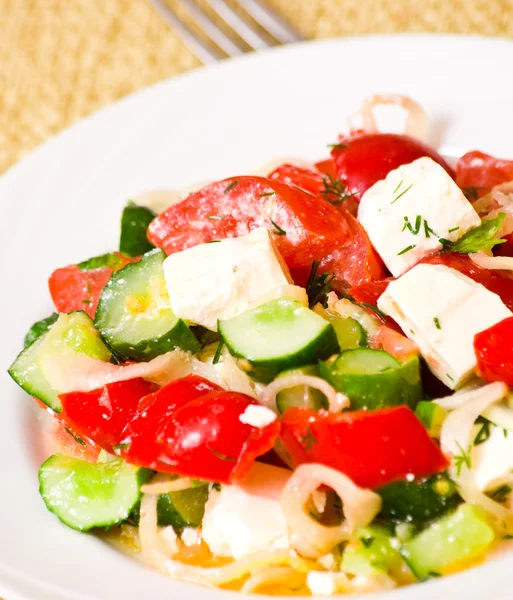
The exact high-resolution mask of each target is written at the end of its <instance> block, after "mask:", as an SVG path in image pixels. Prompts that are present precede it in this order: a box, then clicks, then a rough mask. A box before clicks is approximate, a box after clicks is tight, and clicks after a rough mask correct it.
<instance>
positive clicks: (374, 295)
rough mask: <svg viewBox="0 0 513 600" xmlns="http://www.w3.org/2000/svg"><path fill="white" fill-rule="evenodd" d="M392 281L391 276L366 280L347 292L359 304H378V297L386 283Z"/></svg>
mask: <svg viewBox="0 0 513 600" xmlns="http://www.w3.org/2000/svg"><path fill="white" fill-rule="evenodd" d="M391 281H393V278H392V277H388V278H386V279H381V280H378V281H368V282H367V283H360V284H359V285H356V286H354V287H352V288H351V289H350V290H349V292H348V294H349V295H350V296H352V297H353V298H354V299H355V300H356V302H359V303H361V304H370V305H371V306H377V305H378V298H379V297H380V296H381V294H382V293H383V292H384V291H385V290H386V289H387V287H388V284H389V283H390V282H391Z"/></svg>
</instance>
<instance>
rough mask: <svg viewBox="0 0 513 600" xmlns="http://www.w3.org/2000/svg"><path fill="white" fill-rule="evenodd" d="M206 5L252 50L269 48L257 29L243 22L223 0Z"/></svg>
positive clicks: (214, 0) (212, 0)
mask: <svg viewBox="0 0 513 600" xmlns="http://www.w3.org/2000/svg"><path fill="white" fill-rule="evenodd" d="M207 3H208V5H209V6H210V7H211V8H212V9H213V10H214V11H215V12H216V13H217V14H218V15H219V17H221V19H223V21H224V22H225V23H226V24H227V25H228V26H229V27H230V28H231V29H232V30H233V31H234V32H235V33H236V34H237V35H238V36H239V37H240V38H241V39H242V40H244V41H245V42H246V44H248V46H250V47H251V48H253V50H263V49H264V48H269V46H271V44H270V43H269V42H268V41H267V40H266V39H265V38H264V37H263V36H262V34H261V33H260V32H259V31H258V30H257V28H256V27H255V26H254V25H252V24H250V23H249V22H248V21H245V20H244V19H243V18H242V17H241V16H240V15H239V14H237V13H236V12H235V11H234V10H233V8H232V7H231V6H230V5H229V4H227V3H226V2H225V0H207Z"/></svg>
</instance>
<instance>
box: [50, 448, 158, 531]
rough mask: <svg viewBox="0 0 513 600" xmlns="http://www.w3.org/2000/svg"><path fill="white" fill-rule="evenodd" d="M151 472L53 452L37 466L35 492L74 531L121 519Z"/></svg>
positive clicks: (136, 501) (136, 497)
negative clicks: (36, 486) (36, 487)
mask: <svg viewBox="0 0 513 600" xmlns="http://www.w3.org/2000/svg"><path fill="white" fill-rule="evenodd" d="M151 475H152V471H150V470H149V469H141V468H139V467H134V466H132V465H128V464H126V463H125V462H123V461H122V460H121V459H114V460H111V461H108V462H105V463H96V464H92V463H88V462H87V461H85V460H80V459H78V458H71V457H70V456H63V455H62V454H54V455H52V456H50V458H49V459H48V460H47V461H45V462H44V463H43V464H42V465H41V468H40V469H39V493H40V494H41V497H42V498H43V500H44V502H45V504H46V507H47V508H48V510H49V511H51V512H53V513H54V514H55V515H56V516H57V517H58V518H59V519H60V520H61V521H62V522H63V523H64V524H65V525H68V527H71V528H72V529H77V530H78V531H89V530H90V529H92V528H93V527H111V526H112V525H116V524H117V523H120V522H121V521H124V520H125V519H126V518H127V517H128V515H129V514H130V513H131V511H132V510H133V508H134V506H135V505H136V504H137V503H138V502H139V500H140V497H141V492H140V486H141V485H142V484H143V483H145V482H146V481H147V480H148V479H149V478H150V477H151Z"/></svg>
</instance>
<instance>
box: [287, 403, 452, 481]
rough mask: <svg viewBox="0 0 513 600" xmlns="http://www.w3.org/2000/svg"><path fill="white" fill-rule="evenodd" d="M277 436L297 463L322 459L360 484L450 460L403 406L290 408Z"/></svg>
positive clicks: (434, 469)
mask: <svg viewBox="0 0 513 600" xmlns="http://www.w3.org/2000/svg"><path fill="white" fill-rule="evenodd" d="M281 439H282V441H283V443H284V444H285V446H286V448H287V450H288V451H289V452H290V454H291V455H292V458H293V459H294V460H295V461H296V463H298V464H301V463H309V462H315V463H320V464H323V465H327V466H328V467H332V468H334V469H337V470H339V471H341V472H342V473H345V474H346V475H347V476H348V477H350V478H351V479H352V480H353V481H354V482H355V483H356V484H357V485H359V486H361V487H364V488H378V487H381V486H382V485H386V484H387V483H390V482H392V481H396V480H399V479H404V478H405V477H406V476H410V477H411V476H412V475H413V476H414V477H424V476H426V475H432V474H434V473H439V472H441V471H443V470H444V469H446V468H447V467H448V466H449V462H448V460H447V459H446V458H445V456H444V455H443V454H442V452H441V450H440V448H439V447H438V446H437V445H436V444H435V442H434V441H433V440H432V439H431V438H430V437H429V435H428V433H427V431H426V429H425V428H424V426H423V425H422V423H421V422H420V421H419V420H418V419H417V417H416V416H415V414H414V413H413V412H412V411H411V410H410V409H409V408H408V407H406V406H397V407H391V408H382V409H378V410H373V411H364V410H360V411H352V412H345V413H329V412H327V411H319V412H315V411H313V410H311V409H309V408H307V407H297V408H290V409H289V410H288V411H286V413H285V414H284V416H283V419H282V428H281Z"/></svg>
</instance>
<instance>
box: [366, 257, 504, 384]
mask: <svg viewBox="0 0 513 600" xmlns="http://www.w3.org/2000/svg"><path fill="white" fill-rule="evenodd" d="M378 307H379V308H380V309H381V310H382V311H383V312H384V313H386V314H388V315H390V316H391V317H392V318H393V319H394V320H395V321H396V322H397V323H398V324H399V325H400V326H401V328H402V330H403V331H404V334H405V335H406V336H408V337H409V338H410V339H411V340H413V341H414V342H416V343H417V345H418V346H419V348H420V351H421V353H422V356H423V357H424V358H425V359H426V362H427V364H428V366H429V368H430V369H431V371H432V372H433V373H434V374H435V375H436V376H437V377H438V378H439V379H441V380H442V381H443V382H444V383H445V385H447V386H448V387H449V388H451V389H455V388H457V387H459V386H461V385H462V384H463V383H465V382H466V381H467V380H468V379H469V378H470V376H471V375H472V373H473V371H474V369H475V368H476V365H477V362H476V356H475V353H474V335H475V334H476V333H479V332H480V331H483V330H485V329H488V327H491V326H492V325H495V324H496V323H498V322H499V321H502V320H503V319H506V318H507V317H510V316H511V315H512V314H513V313H511V311H510V310H509V309H508V308H507V307H506V306H505V305H504V303H503V302H502V300H501V299H500V297H499V296H498V295H497V294H494V293H493V292H490V291H488V290H487V289H486V288H485V287H484V286H482V285H481V284H479V283H476V282H475V281H473V280H472V279H470V278H469V277H467V276H466V275H462V274H461V273H459V272H458V271H456V270H454V269H451V268H449V267H446V266H444V265H428V264H421V265H417V266H415V267H413V269H411V270H410V271H408V273H406V274H405V275H403V276H402V277H400V278H399V279H397V280H396V281H392V282H391V283H390V284H389V285H388V287H387V289H386V290H385V292H384V293H383V294H382V295H381V296H380V298H379V299H378Z"/></svg>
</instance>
